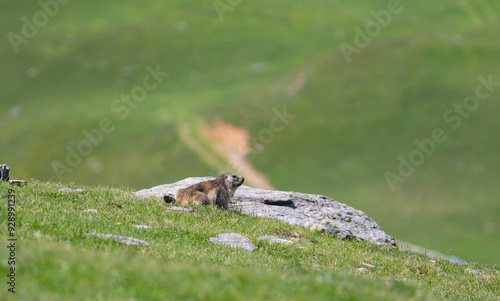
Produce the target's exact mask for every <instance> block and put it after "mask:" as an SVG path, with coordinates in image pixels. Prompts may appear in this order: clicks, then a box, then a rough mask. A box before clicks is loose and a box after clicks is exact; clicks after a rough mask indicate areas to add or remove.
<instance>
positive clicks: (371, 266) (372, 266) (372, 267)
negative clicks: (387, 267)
mask: <svg viewBox="0 0 500 301" xmlns="http://www.w3.org/2000/svg"><path fill="white" fill-rule="evenodd" d="M362 265H364V266H365V267H367V268H370V269H375V268H377V269H383V267H378V266H374V265H373V264H369V263H364V262H363V263H362Z"/></svg>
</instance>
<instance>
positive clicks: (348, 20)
mask: <svg viewBox="0 0 500 301" xmlns="http://www.w3.org/2000/svg"><path fill="white" fill-rule="evenodd" d="M402 3H403V7H404V10H403V11H402V12H401V14H399V15H397V16H393V17H392V22H391V23H390V25H389V26H388V27H387V28H385V29H384V30H383V31H382V32H381V34H380V35H379V36H377V37H376V38H375V39H374V40H373V41H372V43H371V44H370V45H369V47H368V48H366V49H364V50H363V51H362V53H361V54H359V55H354V56H353V57H352V59H353V61H352V62H351V63H350V64H347V63H346V61H345V60H344V58H343V56H342V55H341V53H340V52H339V44H340V43H341V42H348V43H352V41H353V38H354V27H355V26H360V27H361V26H362V25H363V20H364V19H365V18H366V17H367V16H370V11H372V10H376V11H378V10H380V9H383V8H385V7H386V4H387V1H366V2H365V3H348V2H328V3H325V2H324V1H308V2H307V3H293V2H290V1H274V2H273V3H268V2H264V1H255V2H252V3H246V2H244V3H242V4H241V5H239V6H238V7H236V8H235V9H234V11H232V12H228V13H226V14H225V15H224V17H225V18H224V21H223V22H221V21H220V20H219V18H218V17H217V14H216V12H215V10H214V8H213V7H212V4H211V3H210V2H206V3H200V2H199V1H169V2H168V3H165V2H162V1H153V2H151V3H148V5H143V4H139V3H134V2H129V3H127V5H125V4H123V3H121V4H120V5H115V4H111V3H110V4H106V5H103V4H102V3H98V2H97V1H86V2H85V3H82V2H78V3H76V2H75V3H72V2H70V3H69V4H67V5H66V6H63V7H61V10H60V13H59V14H58V15H57V16H56V17H54V18H52V19H50V21H49V23H48V25H47V26H45V27H43V28H41V29H40V30H39V33H38V34H37V35H36V36H35V37H34V38H33V39H31V40H30V42H29V44H27V45H21V46H20V49H21V51H20V53H19V54H15V53H14V52H13V51H12V48H11V47H10V45H9V43H8V40H7V39H6V38H4V39H0V63H1V65H2V72H0V89H1V90H2V96H1V102H0V112H2V113H1V114H2V115H1V116H2V118H1V120H0V127H1V128H2V129H8V130H2V131H1V132H0V141H1V143H0V153H2V158H1V159H2V162H6V163H9V165H11V166H12V167H13V170H14V174H15V175H16V176H17V177H21V176H23V175H27V176H34V177H37V178H42V179H54V177H55V174H54V172H53V171H52V169H51V168H50V164H51V163H52V162H53V161H54V160H58V161H60V162H64V158H65V156H66V151H65V146H66V144H69V145H73V146H75V145H76V144H77V143H78V142H79V141H80V140H81V139H83V138H84V136H83V135H82V133H81V131H82V130H84V129H86V130H91V129H93V128H95V127H96V125H98V123H99V121H100V120H101V119H102V118H104V117H108V118H111V119H112V120H113V122H114V124H115V125H116V130H115V131H113V132H112V133H111V134H109V135H107V136H106V137H105V139H104V141H103V143H102V144H101V145H99V146H98V147H95V148H94V149H93V151H92V153H91V155H90V159H89V160H86V161H84V163H83V164H81V165H79V166H78V167H76V168H75V169H74V170H73V172H72V173H70V174H65V175H64V180H65V181H78V182H83V183H89V184H107V185H111V184H115V185H119V186H132V187H134V188H144V187H148V186H152V185H156V184H161V183H165V182H171V181H174V180H178V179H180V178H183V177H186V176H192V175H205V174H214V172H215V171H213V170H211V169H210V168H209V167H207V166H205V165H204V164H203V163H202V162H201V161H200V160H198V158H196V157H195V155H194V154H192V153H191V152H190V151H189V149H188V148H187V147H186V146H185V145H183V144H182V143H181V141H180V140H179V138H178V136H177V129H178V124H180V123H184V122H189V123H192V122H193V121H194V120H196V118H197V117H204V118H206V119H209V120H210V119H214V118H216V117H218V116H222V117H223V118H225V119H228V120H231V121H233V122H235V123H237V124H239V125H242V126H245V127H248V128H249V129H250V131H251V134H252V135H253V136H256V135H258V133H259V131H260V129H262V128H265V127H268V126H269V120H270V118H271V117H272V111H271V110H272V108H277V109H281V108H282V107H283V106H285V105H286V106H287V107H288V108H289V112H291V113H293V114H296V115H297V118H296V119H295V120H294V122H293V124H292V125H291V126H290V127H288V128H286V129H285V131H284V132H282V133H279V134H276V135H275V138H274V139H273V140H272V142H271V143H270V144H269V145H266V148H265V151H264V152H263V153H262V154H259V156H257V157H256V159H255V160H254V161H253V163H255V164H256V165H257V167H258V168H259V169H260V170H262V171H264V172H266V173H267V174H268V175H269V176H270V178H271V180H272V183H273V184H274V185H275V186H276V187H277V188H280V189H290V190H298V191H304V192H313V193H321V194H326V195H329V196H332V197H334V198H336V199H338V200H340V201H343V202H346V203H348V204H350V205H352V206H354V207H357V208H359V209H361V210H363V211H365V212H367V213H368V214H369V215H370V216H372V217H373V218H375V220H377V221H378V222H379V224H380V225H381V226H382V227H383V228H384V229H385V230H386V231H387V232H389V233H391V234H393V235H396V236H397V237H398V238H401V239H404V240H408V241H412V242H414V243H418V244H422V245H424V246H425V245H429V246H430V247H431V248H434V249H438V250H441V251H445V250H448V249H450V248H452V249H453V251H452V254H455V255H459V256H462V257H464V258H465V259H479V260H482V261H484V262H491V263H498V257H497V255H496V250H498V249H500V245H499V244H500V241H499V240H498V239H495V238H496V236H498V229H499V228H500V225H499V224H498V221H497V220H498V219H497V218H496V216H497V215H498V212H499V208H498V202H496V200H495V199H494V198H495V197H496V196H498V195H499V191H498V187H497V186H498V185H497V182H498V174H497V172H496V171H497V170H498V164H499V162H498V158H497V156H495V155H496V153H495V152H496V150H498V148H499V145H498V140H497V139H494V138H492V137H495V136H492V134H493V135H494V133H495V131H497V130H498V118H497V116H496V113H495V112H497V111H498V103H499V102H498V92H497V93H496V94H494V95H493V96H492V97H491V98H489V99H488V102H487V103H486V102H485V103H484V105H483V104H482V105H481V107H480V109H479V110H478V111H476V112H474V115H473V116H472V117H471V118H469V119H467V120H465V122H464V125H463V126H462V127H460V129H458V130H457V131H449V124H445V123H443V120H442V117H441V115H442V113H443V112H444V111H445V110H446V109H448V108H449V107H450V106H451V105H452V104H453V103H454V102H459V101H461V100H463V98H464V97H465V96H467V95H469V94H471V92H473V91H474V88H475V85H476V83H477V80H476V78H477V76H479V75H484V76H486V75H488V74H493V75H494V78H498V77H499V76H500V75H499V74H498V70H500V69H499V68H498V67H499V66H498V60H497V59H496V54H497V53H498V48H499V47H500V46H499V44H498V39H496V30H495V29H494V28H495V27H496V26H497V24H498V17H497V16H496V14H494V13H491V12H492V11H495V10H496V11H498V5H499V4H498V3H496V2H494V1H483V2H478V3H476V2H474V3H468V2H462V4H457V3H456V1H451V0H450V1H440V2H439V3H433V4H432V5H429V4H427V3H413V2H412V3H406V2H402ZM0 8H1V11H2V15H1V18H0V22H1V26H0V36H3V37H5V36H6V35H7V33H8V32H11V31H13V32H16V33H19V31H20V28H21V26H22V23H21V21H20V19H21V17H22V16H27V17H31V16H33V14H34V13H36V12H37V11H39V10H40V8H39V7H38V6H36V5H26V4H20V3H19V2H18V1H3V2H2V4H0ZM182 22H185V23H182ZM186 25H187V30H185V31H183V29H186ZM256 63H262V64H263V66H264V69H263V71H262V72H255V71H253V70H255V69H253V68H254V67H255V66H258V65H255V64H256ZM156 64H159V65H160V66H161V69H162V70H164V71H168V72H170V76H169V77H168V78H167V79H166V80H165V81H164V82H163V83H162V84H161V85H160V86H159V87H158V88H157V89H155V90H153V91H152V92H150V93H149V95H148V97H147V99H146V100H145V101H144V102H142V103H140V104H139V106H138V107H137V108H136V109H134V110H132V111H131V114H130V116H129V117H128V118H126V119H125V120H123V121H121V120H119V119H118V116H117V114H115V113H114V112H112V111H111V109H110V104H111V102H112V101H113V100H114V99H116V98H117V97H119V96H120V95H121V94H128V93H130V91H131V90H132V88H133V87H134V86H135V85H138V84H140V83H141V81H142V78H143V76H144V75H145V74H146V72H145V67H146V66H155V65H156ZM32 67H34V68H36V69H37V70H38V76H37V77H35V78H28V77H27V76H26V71H27V70H28V69H29V68H32ZM299 71H306V73H307V74H308V76H309V81H308V84H307V86H306V88H305V89H304V90H303V91H301V93H300V94H299V95H297V96H295V97H293V98H290V99H288V98H287V97H285V96H284V94H283V92H282V89H283V88H284V87H285V86H287V85H289V84H290V83H291V82H292V81H293V79H294V78H295V75H296V74H297V73H298V72H299ZM312 104H313V105H312ZM16 105H19V106H20V107H21V109H22V114H21V115H20V116H19V117H18V118H16V119H9V118H8V117H7V116H8V112H9V110H10V109H11V108H12V107H13V106H16ZM214 107H215V108H216V110H214V109H213V108H214ZM82 112H84V114H82ZM249 112H252V113H251V114H249ZM296 112H297V113H296ZM214 113H215V116H214ZM68 116H70V118H68ZM435 127H443V128H447V130H448V131H449V139H448V140H447V142H446V143H445V144H443V145H440V146H439V148H438V149H437V151H436V153H435V154H434V155H433V156H431V157H430V158H427V159H426V161H425V164H424V165H423V166H421V167H419V168H418V169H417V171H416V172H415V173H414V174H413V175H412V176H411V177H410V178H408V179H407V181H406V182H405V183H403V184H401V185H399V187H398V190H397V191H396V192H395V193H391V192H390V191H389V190H388V187H387V184H386V183H385V181H384V178H383V173H384V172H385V171H387V170H390V171H394V170H396V168H397V163H398V161H397V156H398V155H400V154H401V155H408V154H409V153H410V152H411V151H412V150H413V149H414V144H413V140H414V139H416V138H420V139H423V138H427V137H429V135H430V132H431V131H432V129H434V128H435ZM298 141H301V143H298ZM298 158H300V159H298ZM291 162H293V164H290V163H291ZM402 220H404V221H405V222H404V223H403V222H402Z"/></svg>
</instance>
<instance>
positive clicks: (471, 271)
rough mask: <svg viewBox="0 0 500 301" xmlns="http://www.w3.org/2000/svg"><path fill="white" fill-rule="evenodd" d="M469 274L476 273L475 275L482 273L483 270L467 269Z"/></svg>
mask: <svg viewBox="0 0 500 301" xmlns="http://www.w3.org/2000/svg"><path fill="white" fill-rule="evenodd" d="M468 272H469V274H477V275H484V273H485V272H484V271H483V270H469V271H468Z"/></svg>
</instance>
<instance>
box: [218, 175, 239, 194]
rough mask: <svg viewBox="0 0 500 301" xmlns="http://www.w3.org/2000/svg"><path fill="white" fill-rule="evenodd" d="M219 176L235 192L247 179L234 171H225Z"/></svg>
mask: <svg viewBox="0 0 500 301" xmlns="http://www.w3.org/2000/svg"><path fill="white" fill-rule="evenodd" d="M219 178H222V179H223V180H224V183H225V184H226V186H227V187H228V188H229V189H231V190H232V191H233V192H234V191H235V190H236V188H238V187H240V186H241V184H243V182H244V181H245V178H244V177H242V176H240V175H237V174H234V173H224V174H221V175H220V176H219Z"/></svg>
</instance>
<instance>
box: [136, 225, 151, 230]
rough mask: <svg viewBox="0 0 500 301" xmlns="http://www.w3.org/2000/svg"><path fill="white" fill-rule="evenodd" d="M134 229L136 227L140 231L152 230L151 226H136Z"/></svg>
mask: <svg viewBox="0 0 500 301" xmlns="http://www.w3.org/2000/svg"><path fill="white" fill-rule="evenodd" d="M134 227H136V228H138V229H151V227H150V226H146V225H134Z"/></svg>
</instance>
